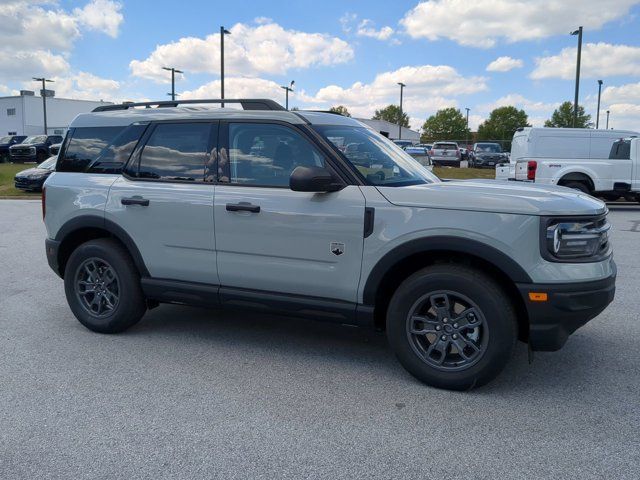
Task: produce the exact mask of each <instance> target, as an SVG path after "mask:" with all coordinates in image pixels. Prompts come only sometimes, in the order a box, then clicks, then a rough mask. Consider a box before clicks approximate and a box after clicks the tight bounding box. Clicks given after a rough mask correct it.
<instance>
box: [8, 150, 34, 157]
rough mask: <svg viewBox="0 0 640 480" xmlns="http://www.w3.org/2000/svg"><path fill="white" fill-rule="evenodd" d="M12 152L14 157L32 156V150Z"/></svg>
mask: <svg viewBox="0 0 640 480" xmlns="http://www.w3.org/2000/svg"><path fill="white" fill-rule="evenodd" d="M10 151H11V156H12V157H28V156H30V155H32V153H31V149H30V148H12V149H11V150H10Z"/></svg>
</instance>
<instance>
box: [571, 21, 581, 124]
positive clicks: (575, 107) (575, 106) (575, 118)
mask: <svg viewBox="0 0 640 480" xmlns="http://www.w3.org/2000/svg"><path fill="white" fill-rule="evenodd" d="M571 35H578V58H577V60H576V96H575V98H574V100H573V128H576V126H577V124H578V93H579V91H580V56H581V55H582V27H578V30H576V31H574V32H571Z"/></svg>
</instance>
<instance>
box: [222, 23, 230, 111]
mask: <svg viewBox="0 0 640 480" xmlns="http://www.w3.org/2000/svg"><path fill="white" fill-rule="evenodd" d="M225 35H231V32H230V31H229V30H227V29H226V28H224V27H220V99H221V100H224V36H225ZM220 106H221V107H222V108H224V102H222V103H221V104H220Z"/></svg>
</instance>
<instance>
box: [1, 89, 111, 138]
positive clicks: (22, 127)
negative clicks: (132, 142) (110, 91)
mask: <svg viewBox="0 0 640 480" xmlns="http://www.w3.org/2000/svg"><path fill="white" fill-rule="evenodd" d="M109 104H110V102H103V101H90V100H73V99H70V98H56V97H55V96H54V92H53V91H52V90H47V134H49V135H64V134H65V132H66V131H67V128H69V124H70V123H71V121H72V120H73V119H74V118H75V117H76V115H78V114H79V113H86V112H90V111H91V110H93V109H94V108H96V107H99V106H100V105H109ZM41 134H44V114H43V106H42V97H41V96H36V95H35V94H34V92H32V91H31V90H21V91H20V95H17V96H13V97H0V136H4V135H41Z"/></svg>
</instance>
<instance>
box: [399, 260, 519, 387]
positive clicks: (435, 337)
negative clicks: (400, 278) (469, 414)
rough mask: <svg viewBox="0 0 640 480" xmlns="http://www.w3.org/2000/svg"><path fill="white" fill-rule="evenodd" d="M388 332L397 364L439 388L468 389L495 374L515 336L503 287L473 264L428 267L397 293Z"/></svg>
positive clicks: (506, 357) (511, 308)
mask: <svg viewBox="0 0 640 480" xmlns="http://www.w3.org/2000/svg"><path fill="white" fill-rule="evenodd" d="M387 336H388V338H389V343H390V344H391V347H392V348H393V350H394V352H395V354H396V356H397V357H398V360H399V361H400V363H401V364H402V365H403V366H404V368H406V369H407V370H408V371H409V373H411V374H412V375H413V376H415V377H416V378H418V379H419V380H421V381H423V382H425V383H427V384H428V385H432V386H434V387H438V388H446V389H451V390H469V389H471V388H474V387H477V386H480V385H483V384H485V383H487V382H489V381H490V380H492V379H493V378H495V377H496V376H497V375H498V374H499V373H500V372H501V371H502V369H503V368H504V366H505V365H506V363H507V361H508V360H509V358H510V356H511V353H512V351H513V347H514V345H515V341H516V338H517V320H516V314H515V311H514V308H513V305H512V304H511V302H510V301H509V298H508V297H507V295H506V294H505V292H504V291H503V290H502V288H501V287H500V286H499V285H498V284H497V283H496V282H495V281H494V280H493V279H492V278H491V277H489V276H487V275H484V274H483V273H481V272H480V271H478V270H475V269H473V268H470V267H467V266H463V265H456V264H449V265H435V266H431V267H427V268H425V269H423V270H420V271H419V272H417V273H415V274H413V275H412V276H410V277H409V278H408V279H407V280H405V281H404V282H403V283H402V284H401V285H400V287H398V290H397V291H396V292H395V294H394V295H393V297H392V299H391V303H390V305H389V310H388V313H387Z"/></svg>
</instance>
